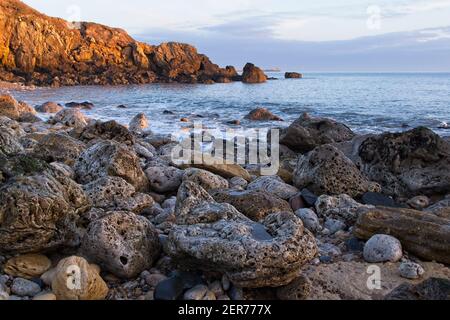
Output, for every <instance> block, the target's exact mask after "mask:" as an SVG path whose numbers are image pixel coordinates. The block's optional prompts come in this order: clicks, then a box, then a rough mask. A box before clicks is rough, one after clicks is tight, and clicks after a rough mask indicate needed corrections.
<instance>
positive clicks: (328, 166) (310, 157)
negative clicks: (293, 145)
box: [294, 145, 375, 197]
mask: <svg viewBox="0 0 450 320" xmlns="http://www.w3.org/2000/svg"><path fill="white" fill-rule="evenodd" d="M294 185H295V186H296V187H297V188H299V189H303V188H308V189H309V190H311V191H312V192H314V193H315V194H319V195H322V194H328V195H340V194H348V195H350V196H352V197H356V196H359V195H362V194H364V193H366V192H368V191H369V190H370V189H371V188H375V186H374V185H372V184H371V183H370V182H369V181H368V180H367V179H366V178H364V176H363V175H362V174H361V172H360V171H359V170H358V168H357V167H356V166H355V164H354V163H353V162H352V161H351V160H350V159H348V158H347V157H346V156H345V155H344V154H343V153H342V152H341V151H339V150H338V149H336V148H335V147H333V146H331V145H324V146H321V147H317V148H316V149H314V151H312V152H310V153H308V154H307V155H304V156H301V157H300V158H299V160H298V164H297V167H296V169H295V172H294Z"/></svg>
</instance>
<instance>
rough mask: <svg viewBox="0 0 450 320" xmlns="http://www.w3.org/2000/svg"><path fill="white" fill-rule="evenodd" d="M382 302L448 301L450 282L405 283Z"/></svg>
mask: <svg viewBox="0 0 450 320" xmlns="http://www.w3.org/2000/svg"><path fill="white" fill-rule="evenodd" d="M384 300H405V301H415V300H431V301H437V300H450V280H448V279H440V278H430V279H428V280H425V281H424V282H422V283H419V284H416V285H414V284H409V283H405V284H402V285H401V286H399V287H398V288H396V289H395V290H394V291H392V292H391V293H389V294H388V295H387V296H386V297H385V298H384Z"/></svg>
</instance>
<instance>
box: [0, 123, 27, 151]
mask: <svg viewBox="0 0 450 320" xmlns="http://www.w3.org/2000/svg"><path fill="white" fill-rule="evenodd" d="M22 151H24V149H23V147H22V145H21V144H20V142H19V140H18V139H17V137H16V133H15V132H14V130H13V129H10V128H7V127H0V153H3V154H5V155H12V154H17V153H20V152H22Z"/></svg>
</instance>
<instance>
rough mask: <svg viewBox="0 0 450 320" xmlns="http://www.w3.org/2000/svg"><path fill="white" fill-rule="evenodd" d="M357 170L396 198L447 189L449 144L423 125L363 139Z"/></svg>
mask: <svg viewBox="0 0 450 320" xmlns="http://www.w3.org/2000/svg"><path fill="white" fill-rule="evenodd" d="M359 155H360V157H361V162H362V165H361V170H362V172H363V173H364V174H365V175H366V176H367V177H368V178H369V179H371V180H372V181H375V182H378V183H379V184H380V185H381V186H382V187H383V192H384V193H386V194H388V195H391V196H397V197H407V198H411V197H414V196H418V195H433V194H447V193H448V192H450V144H449V143H448V142H446V141H445V140H444V139H442V138H441V137H439V136H438V135H437V134H435V133H434V132H433V131H431V130H429V129H427V128H423V127H422V128H417V129H413V130H411V131H408V132H404V133H387V134H382V135H379V136H375V137H371V138H368V139H366V140H365V141H364V142H363V143H362V145H361V147H360V149H359Z"/></svg>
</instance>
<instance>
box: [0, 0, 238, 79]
mask: <svg viewBox="0 0 450 320" xmlns="http://www.w3.org/2000/svg"><path fill="white" fill-rule="evenodd" d="M236 76H237V73H236V70H235V69H234V68H233V67H227V68H225V69H223V68H219V66H217V65H215V64H213V63H212V62H211V61H210V60H209V58H208V57H206V56H205V55H202V54H199V53H198V52H197V50H196V49H195V48H194V47H192V46H190V45H187V44H181V43H164V44H161V45H158V46H152V45H148V44H145V43H141V42H138V41H136V40H134V39H133V38H132V37H130V36H129V35H128V34H127V33H126V32H125V31H124V30H121V29H116V28H110V27H106V26H103V25H99V24H96V23H88V22H80V23H76V24H74V23H69V22H67V21H65V20H63V19H59V18H52V17H48V16H46V15H44V14H41V13H39V12H38V11H36V10H34V9H32V8H30V7H29V6H27V5H25V4H24V3H22V2H21V1H19V0H1V1H0V81H1V80H3V81H8V82H21V83H27V84H34V85H53V86H59V85H79V84H83V85H91V84H130V83H152V82H171V81H175V82H184V83H197V82H200V83H211V82H213V81H214V82H229V81H231V80H233V79H235V77H236Z"/></svg>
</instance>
